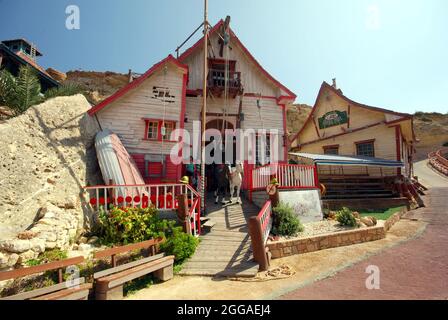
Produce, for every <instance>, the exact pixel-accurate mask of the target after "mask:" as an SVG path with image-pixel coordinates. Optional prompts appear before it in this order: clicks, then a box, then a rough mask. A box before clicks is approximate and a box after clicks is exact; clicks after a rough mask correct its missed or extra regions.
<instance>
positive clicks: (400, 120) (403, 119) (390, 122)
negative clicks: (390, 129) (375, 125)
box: [386, 118, 411, 125]
mask: <svg viewBox="0 0 448 320" xmlns="http://www.w3.org/2000/svg"><path fill="white" fill-rule="evenodd" d="M406 120H411V119H410V118H400V119H397V120H392V121H386V124H387V125H389V124H396V123H398V122H403V121H406Z"/></svg>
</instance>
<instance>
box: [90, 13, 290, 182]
mask: <svg viewBox="0 0 448 320" xmlns="http://www.w3.org/2000/svg"><path fill="white" fill-rule="evenodd" d="M223 39H225V41H224V40H223ZM209 40H210V41H209V49H208V67H209V72H208V77H207V87H208V94H207V114H206V119H207V123H206V127H207V128H208V129H211V128H213V129H218V130H221V129H222V128H223V127H224V128H226V129H238V128H241V129H246V128H249V129H267V130H271V129H275V130H277V131H278V135H279V137H278V138H279V139H278V141H279V142H278V143H279V148H278V150H279V154H278V155H277V157H278V159H279V161H280V162H286V160H287V151H288V148H287V145H288V140H287V137H286V106H287V105H288V104H290V103H292V102H293V101H294V100H295V98H296V95H295V94H294V93H292V92H291V91H290V90H289V89H287V88H286V87H285V86H284V85H282V84H281V83H280V82H278V81H277V80H276V79H274V78H273V77H272V76H271V75H270V74H269V73H268V72H267V71H266V70H265V69H264V68H263V67H262V66H261V65H260V64H259V63H258V62H257V61H256V60H255V58H254V57H253V56H252V54H251V53H250V52H249V51H248V50H247V48H246V47H245V46H244V45H243V44H242V42H241V41H240V40H239V39H238V38H237V36H236V35H235V34H234V32H233V31H232V30H231V29H230V28H228V26H226V25H225V22H224V21H223V20H221V21H220V22H219V23H217V24H216V25H215V26H214V27H212V28H211V29H210V32H209ZM203 56H204V51H203V39H200V40H198V41H197V42H196V43H195V44H194V45H193V46H191V47H190V48H189V49H187V50H186V51H185V52H184V53H183V54H181V55H180V56H179V57H178V58H174V57H173V56H171V55H169V56H168V57H167V58H165V59H164V60H162V61H160V62H159V63H157V64H155V65H154V66H153V67H152V68H150V69H149V70H148V71H147V72H146V73H144V74H143V75H142V76H140V77H139V78H137V79H135V80H133V81H132V82H131V83H130V84H129V85H127V86H126V87H124V88H123V89H121V90H119V91H118V92H116V93H115V94H114V95H112V96H111V97H109V98H108V99H106V100H104V101H103V102H102V103H100V104H98V105H97V106H95V107H94V108H92V109H91V110H90V111H89V114H90V115H91V116H95V117H97V119H98V121H99V123H100V125H101V127H102V128H103V129H106V128H107V129H110V130H112V131H113V132H114V133H116V134H117V135H118V136H119V137H120V139H121V140H122V142H123V145H124V146H125V147H126V149H127V150H128V152H129V153H130V154H131V156H132V157H133V159H134V160H135V161H136V163H137V166H138V168H139V169H140V171H141V173H142V175H143V177H144V178H145V181H146V182H148V183H157V182H173V181H176V182H177V180H178V179H179V178H180V176H181V174H182V165H175V164H174V163H172V161H170V156H169V153H170V150H171V149H172V147H173V146H174V144H175V143H176V141H170V138H169V137H170V134H171V132H172V130H174V129H176V128H182V129H186V130H188V131H189V133H190V135H191V136H192V135H193V122H194V121H200V119H201V108H202V81H203V79H202V78H203V77H202V74H203V62H204V61H203ZM226 72H227V74H228V75H229V76H228V77H225V74H226ZM257 139H258V138H257ZM272 141H274V140H272ZM255 144H256V145H255V146H254V147H255V149H256V150H257V151H256V152H257V154H258V153H259V152H260V150H261V149H260V148H259V145H260V142H259V141H256V143H255ZM259 149H260V150H259ZM268 149H269V148H267V150H264V151H265V152H266V153H269V152H270V150H268ZM253 166H254V165H250V164H249V163H248V162H247V161H246V162H245V163H244V169H245V170H247V171H248V170H250V169H251V168H252V167H253ZM248 177H249V175H245V181H244V186H247V185H248Z"/></svg>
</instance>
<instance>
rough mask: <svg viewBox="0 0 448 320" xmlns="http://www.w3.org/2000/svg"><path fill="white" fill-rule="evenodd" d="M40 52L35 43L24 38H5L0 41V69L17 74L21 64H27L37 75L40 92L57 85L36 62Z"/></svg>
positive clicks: (40, 54)
mask: <svg viewBox="0 0 448 320" xmlns="http://www.w3.org/2000/svg"><path fill="white" fill-rule="evenodd" d="M41 56H42V53H41V52H40V50H39V49H37V47H36V46H35V45H33V44H32V43H31V42H29V41H27V40H25V39H14V40H5V41H2V42H0V69H3V68H4V69H6V70H8V71H9V72H11V73H12V74H13V75H17V74H18V72H19V68H20V66H22V65H29V66H31V67H32V68H33V69H34V70H35V71H36V74H37V76H38V77H39V80H40V84H41V88H42V92H45V91H47V90H48V89H51V88H54V87H57V86H59V82H58V81H56V80H55V79H53V77H52V76H51V75H50V74H49V73H48V72H47V71H45V69H44V68H42V67H41V66H40V65H39V64H38V63H37V58H38V57H41Z"/></svg>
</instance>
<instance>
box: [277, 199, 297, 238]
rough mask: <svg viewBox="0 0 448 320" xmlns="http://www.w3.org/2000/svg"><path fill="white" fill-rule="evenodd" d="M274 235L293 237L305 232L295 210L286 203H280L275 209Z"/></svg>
mask: <svg viewBox="0 0 448 320" xmlns="http://www.w3.org/2000/svg"><path fill="white" fill-rule="evenodd" d="M272 211H273V213H274V214H273V224H272V231H271V232H272V234H275V235H279V236H293V235H295V234H297V233H299V232H301V231H303V229H304V228H303V225H302V224H301V223H300V220H299V218H297V216H296V215H295V213H294V209H293V208H292V207H291V206H289V205H288V204H286V203H282V202H280V203H279V205H278V206H277V207H275V208H273V210H272Z"/></svg>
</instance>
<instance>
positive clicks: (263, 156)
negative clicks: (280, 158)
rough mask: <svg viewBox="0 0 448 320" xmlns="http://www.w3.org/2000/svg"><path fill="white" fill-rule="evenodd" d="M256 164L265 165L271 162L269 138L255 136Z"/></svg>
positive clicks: (266, 136) (268, 136)
mask: <svg viewBox="0 0 448 320" xmlns="http://www.w3.org/2000/svg"><path fill="white" fill-rule="evenodd" d="M255 148H256V164H257V165H265V164H267V163H270V162H271V136H270V134H266V135H257V136H256V139H255Z"/></svg>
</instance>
